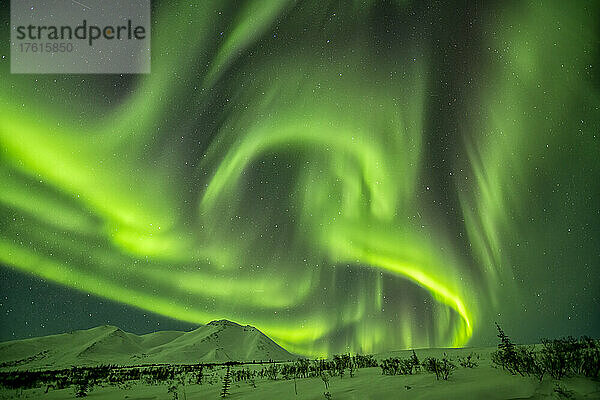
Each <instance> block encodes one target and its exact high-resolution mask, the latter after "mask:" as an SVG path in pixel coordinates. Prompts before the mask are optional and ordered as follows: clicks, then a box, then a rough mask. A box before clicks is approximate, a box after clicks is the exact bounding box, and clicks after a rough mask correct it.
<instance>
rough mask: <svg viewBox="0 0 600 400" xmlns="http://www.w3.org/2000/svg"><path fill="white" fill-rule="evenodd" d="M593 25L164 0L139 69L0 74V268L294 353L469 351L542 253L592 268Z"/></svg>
mask: <svg viewBox="0 0 600 400" xmlns="http://www.w3.org/2000/svg"><path fill="white" fill-rule="evenodd" d="M590 8H592V10H591V11H592V12H590ZM467 11H468V12H467ZM597 12H598V6H597V5H592V4H591V3H585V2H581V3H580V2H559V1H550V2H544V3H541V2H515V3H514V4H513V3H511V4H509V3H507V4H505V5H504V6H503V8H502V9H501V10H499V9H491V8H490V9H489V10H488V9H480V10H466V11H465V10H462V11H460V12H451V13H447V12H446V11H444V10H440V9H436V8H435V7H432V6H431V5H427V6H425V5H418V4H416V3H415V4H413V3H411V2H404V1H398V2H377V1H371V2H359V1H355V2H348V3H347V4H343V5H341V4H339V3H338V2H324V1H314V2H311V1H302V2H300V1H299V2H293V1H283V0H278V1H275V0H273V1H269V2H266V3H265V2H260V1H246V2H245V3H244V4H243V6H241V7H240V6H235V4H234V2H227V1H202V2H198V3H194V4H189V3H183V2H165V3H164V4H161V5H160V6H156V7H155V9H154V10H153V13H154V20H155V22H154V26H153V28H152V29H153V39H152V40H153V42H152V58H153V61H152V73H151V74H148V75H138V76H112V75H111V76H83V75H78V76H77V75H75V76H55V75H39V76H31V75H11V74H9V73H8V66H7V63H6V62H3V63H2V64H1V66H2V75H3V78H2V79H1V80H0V104H1V107H0V144H1V146H0V187H1V190H0V215H2V221H1V223H0V227H1V230H0V263H2V264H3V265H6V266H8V267H10V268H13V269H16V270H18V271H21V272H25V273H28V274H32V275H34V276H37V277H40V278H43V279H45V280H48V281H52V282H56V283H58V284H61V285H64V286H66V287H69V288H72V289H76V290H79V291H83V292H86V293H91V294H94V295H97V296H100V297H104V298H108V299H111V300H113V301H116V302H119V303H124V304H127V305H131V306H134V307H137V308H139V309H143V310H148V311H151V312H153V313H157V314H161V315H164V316H168V317H170V318H174V319H178V320H182V321H188V322H192V323H206V322H208V321H210V320H212V319H220V318H228V319H231V320H235V321H240V322H243V323H248V324H252V325H255V326H257V327H258V328H259V329H261V330H262V331H263V332H265V333H266V334H267V335H269V336H270V337H272V338H273V339H274V340H276V341H277V342H278V343H280V344H281V345H283V346H284V347H285V348H287V349H288V350H291V351H295V352H298V353H302V354H307V355H326V354H332V353H334V352H340V351H361V352H376V351H383V350H386V349H397V348H410V347H430V346H454V347H457V346H464V345H466V344H467V343H469V341H470V340H471V338H472V337H473V335H477V334H481V332H482V328H481V324H482V323H485V324H488V323H489V321H490V320H491V318H493V316H494V315H495V314H496V313H497V312H498V309H499V308H505V307H508V305H507V302H508V303H510V304H512V303H511V301H508V300H506V298H507V297H515V298H519V296H526V294H523V292H524V291H527V290H526V289H527V285H528V283H529V282H531V281H536V279H535V278H536V277H537V276H538V272H536V271H542V272H540V274H541V273H543V269H540V266H541V265H542V264H543V263H545V262H546V261H547V260H546V259H545V258H544V257H542V256H541V254H543V255H544V256H545V255H546V252H545V251H546V249H547V248H552V247H553V246H554V247H557V246H558V247H560V248H561V249H562V250H564V251H560V252H554V253H553V254H552V257H553V258H554V259H555V260H557V259H558V262H557V264H561V265H562V264H565V263H569V265H570V266H571V267H572V268H575V269H577V268H584V267H585V268H586V269H585V270H586V271H590V270H591V271H597V270H598V268H594V266H595V267H598V258H597V251H598V248H599V246H598V239H597V236H598V235H594V234H593V232H594V231H595V232H598V231H599V226H600V223H599V217H598V213H597V212H595V211H594V210H597V204H594V202H593V200H592V198H593V193H596V194H597V193H599V192H600V190H599V189H600V188H599V184H598V182H596V181H594V179H593V177H594V176H598V173H599V172H600V163H599V161H598V158H597V154H598V150H599V147H598V130H599V128H600V114H599V112H598V109H599V108H598V107H599V104H600V102H599V96H598V95H599V93H600V91H599V85H598V78H597V76H594V75H593V68H592V65H593V66H594V67H596V65H595V61H597V59H598V46H597V38H598V32H597V27H596V25H595V23H594V15H595V13H596V14H597ZM434 23H435V24H438V25H439V26H435V27H433V28H432V26H433V24H434ZM463 25H464V26H468V27H469V28H465V30H464V31H461V30H460V29H456V28H454V26H463ZM448 32H450V33H449V34H448ZM594 43H596V45H594ZM446 48H449V49H451V50H450V51H449V52H448V51H447V50H444V52H441V51H440V49H446ZM457 48H458V49H459V50H456V49H457ZM3 61H4V60H3ZM448 87H452V89H449V88H448ZM457 97H460V99H457ZM440 114H442V115H440ZM567 160H568V165H566V164H565V163H566V161H567ZM557 166H560V167H559V169H558V170H556V169H557ZM565 183H566V185H567V186H568V188H567V189H566V190H567V195H568V193H571V197H570V198H576V199H577V201H578V207H577V209H576V210H575V211H573V208H572V207H571V206H570V204H569V201H567V200H565V197H564V196H565V194H564V192H563V191H562V190H561V189H560V185H561V184H563V187H564V184H565ZM557 184H558V186H556V185H557ZM548 210H551V212H550V213H549V212H548ZM565 216H569V221H568V223H569V224H571V223H573V222H574V225H577V223H579V222H581V226H586V227H587V230H586V229H583V230H580V231H578V233H577V235H578V238H579V242H580V246H579V247H576V248H570V247H566V246H565V247H564V248H563V247H562V246H561V245H556V244H552V243H561V241H562V240H564V237H563V236H561V235H563V234H562V233H559V231H560V232H563V231H562V230H561V229H562V228H561V229H557V230H556V231H554V230H553V229H552V228H551V227H554V226H561V227H562V226H563V225H564V224H566V223H567V222H565ZM585 221H587V222H585ZM586 224H587V225H586ZM569 226H570V225H569ZM564 232H567V230H566V225H565V230H564ZM568 232H569V234H570V232H571V230H569V231H568ZM594 254H596V256H594ZM536 255H537V256H538V259H537V260H536ZM572 260H576V263H575V264H577V265H575V266H574V265H573V262H572ZM523 265H526V266H527V267H525V268H524V267H521V266H523ZM556 268H557V269H559V267H556ZM523 270H526V271H529V272H526V273H524V272H522V271H523ZM561 271H562V270H561ZM561 271H559V276H560V274H562V273H565V272H564V271H562V272H561ZM592 274H595V275H592V279H586V280H587V281H588V284H589V285H591V292H592V293H593V292H594V291H595V290H597V289H598V280H597V279H596V278H597V272H592ZM523 275H525V276H526V278H527V279H528V280H527V283H525V280H524V279H522V278H520V279H515V278H518V276H523ZM588 276H589V275H588ZM534 286H535V285H534ZM580 301H581V302H583V303H585V302H586V301H587V302H588V303H585V304H596V303H597V302H598V300H597V298H595V297H594V298H593V299H591V300H590V299H587V300H586V299H584V300H580ZM516 302H518V300H515V303H516ZM594 302H595V303H594ZM596 329H597V325H596Z"/></svg>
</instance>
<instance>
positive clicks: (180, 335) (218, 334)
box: [0, 319, 297, 369]
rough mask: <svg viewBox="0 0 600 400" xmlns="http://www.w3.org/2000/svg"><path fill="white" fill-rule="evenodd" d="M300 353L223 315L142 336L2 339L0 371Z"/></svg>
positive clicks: (79, 333)
mask: <svg viewBox="0 0 600 400" xmlns="http://www.w3.org/2000/svg"><path fill="white" fill-rule="evenodd" d="M295 358H297V356H296V355H294V354H291V353H289V352H288V351H287V350H285V349H284V348H283V347H281V346H280V345H278V344H277V343H275V342H274V341H273V340H272V339H270V338H269V337H268V336H266V335H265V334H264V333H262V332H261V331H260V330H259V329H257V328H255V327H253V326H251V325H240V324H238V323H236V322H232V321H229V320H225V319H221V320H215V321H210V322H209V323H207V324H206V325H200V326H199V327H198V328H196V329H194V330H191V331H156V332H151V333H147V334H143V335H136V334H134V333H130V332H126V331H124V330H122V329H121V328H119V327H117V326H113V325H100V326H97V327H93V328H89V329H82V330H76V331H71V332H68V333H61V334H56V335H48V336H41V337H37V338H27V339H20V340H11V341H7V342H0V369H7V368H8V369H34V368H35V369H51V368H68V367H71V366H92V365H100V364H118V365H140V364H164V363H168V364H195V363H221V362H227V361H269V360H275V361H284V360H293V359H295Z"/></svg>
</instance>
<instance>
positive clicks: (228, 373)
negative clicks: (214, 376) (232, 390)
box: [221, 365, 231, 399]
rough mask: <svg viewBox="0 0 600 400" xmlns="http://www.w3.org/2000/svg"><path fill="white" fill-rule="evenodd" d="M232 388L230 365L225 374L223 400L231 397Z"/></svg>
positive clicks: (222, 391)
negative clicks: (230, 390) (230, 388)
mask: <svg viewBox="0 0 600 400" xmlns="http://www.w3.org/2000/svg"><path fill="white" fill-rule="evenodd" d="M230 386H231V371H230V370H229V365H228V366H227V371H226V372H225V377H224V378H223V389H222V390H221V398H222V399H224V398H225V397H227V396H229V387H230Z"/></svg>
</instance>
